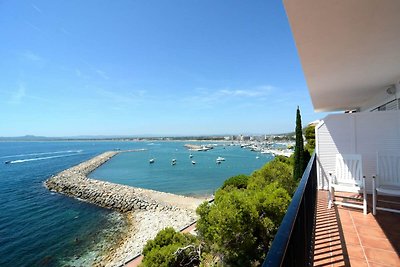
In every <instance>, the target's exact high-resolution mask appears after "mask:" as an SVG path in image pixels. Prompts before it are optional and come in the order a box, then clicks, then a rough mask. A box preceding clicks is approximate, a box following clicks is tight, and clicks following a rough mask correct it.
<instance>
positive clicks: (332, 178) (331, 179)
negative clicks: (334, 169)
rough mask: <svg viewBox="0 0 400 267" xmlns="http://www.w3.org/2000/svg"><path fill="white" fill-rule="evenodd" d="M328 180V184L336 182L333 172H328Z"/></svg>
mask: <svg viewBox="0 0 400 267" xmlns="http://www.w3.org/2000/svg"><path fill="white" fill-rule="evenodd" d="M328 181H329V184H337V181H336V175H334V174H332V173H331V172H330V173H329V179H328Z"/></svg>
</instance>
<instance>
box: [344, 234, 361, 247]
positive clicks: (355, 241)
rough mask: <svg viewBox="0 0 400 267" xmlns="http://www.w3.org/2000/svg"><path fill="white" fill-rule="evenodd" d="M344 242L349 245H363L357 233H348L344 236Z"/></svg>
mask: <svg viewBox="0 0 400 267" xmlns="http://www.w3.org/2000/svg"><path fill="white" fill-rule="evenodd" d="M344 242H345V243H346V244H349V245H361V244H360V240H359V238H358V235H357V234H356V233H347V234H345V235H344Z"/></svg>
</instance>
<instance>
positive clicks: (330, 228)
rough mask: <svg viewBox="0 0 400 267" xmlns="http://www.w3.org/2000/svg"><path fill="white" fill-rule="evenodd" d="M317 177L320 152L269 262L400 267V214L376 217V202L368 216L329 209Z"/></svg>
mask: <svg viewBox="0 0 400 267" xmlns="http://www.w3.org/2000/svg"><path fill="white" fill-rule="evenodd" d="M316 176H317V175H316V168H315V155H314V156H313V157H312V159H311V160H310V162H309V164H308V167H307V169H306V171H305V172H304V174H303V177H302V179H301V181H300V184H299V187H298V189H297V191H296V193H295V195H294V197H293V200H292V203H291V204H290V206H289V208H288V212H287V214H286V216H285V217H284V219H283V221H282V224H281V227H280V228H279V230H278V233H277V234H276V236H275V239H274V241H273V243H272V246H271V248H270V250H269V253H268V255H267V258H266V260H265V262H264V264H263V266H400V257H399V256H400V232H399V225H400V214H395V213H389V212H384V211H378V213H377V215H376V216H373V215H372V213H371V209H370V208H371V207H372V205H371V204H370V203H369V205H368V209H369V211H368V214H367V215H363V213H362V211H361V210H355V209H350V208H344V207H340V206H339V207H338V206H335V207H334V208H332V209H327V191H324V190H317V187H316V183H317V182H316ZM348 195H349V194H344V196H348ZM370 200H371V196H369V202H370ZM384 200H386V201H387V203H389V204H390V203H391V202H392V201H393V200H394V201H395V202H397V203H398V202H399V199H393V198H386V199H384ZM310 218H312V219H310Z"/></svg>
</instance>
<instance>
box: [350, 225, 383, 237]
mask: <svg viewBox="0 0 400 267" xmlns="http://www.w3.org/2000/svg"><path fill="white" fill-rule="evenodd" d="M357 232H358V234H359V235H360V236H370V237H376V238H386V235H385V233H384V232H383V231H382V229H381V228H376V227H368V226H366V225H361V226H357Z"/></svg>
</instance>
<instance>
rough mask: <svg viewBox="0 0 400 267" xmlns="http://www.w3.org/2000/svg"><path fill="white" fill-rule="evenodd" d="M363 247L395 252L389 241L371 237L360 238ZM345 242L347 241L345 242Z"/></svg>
mask: <svg viewBox="0 0 400 267" xmlns="http://www.w3.org/2000/svg"><path fill="white" fill-rule="evenodd" d="M360 240H361V245H362V246H363V247H369V248H378V249H384V250H389V251H393V252H394V251H395V250H394V248H393V246H392V244H391V243H390V241H389V240H388V239H386V238H375V237H371V236H360ZM346 242H347V241H346Z"/></svg>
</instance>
